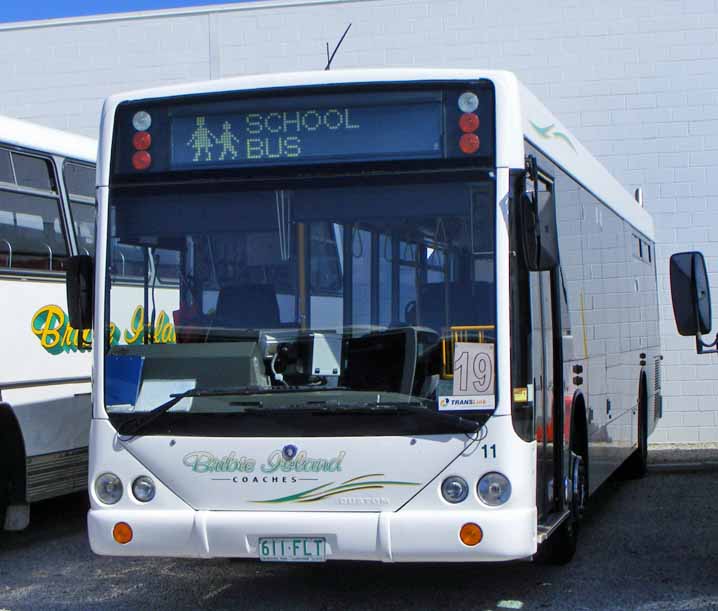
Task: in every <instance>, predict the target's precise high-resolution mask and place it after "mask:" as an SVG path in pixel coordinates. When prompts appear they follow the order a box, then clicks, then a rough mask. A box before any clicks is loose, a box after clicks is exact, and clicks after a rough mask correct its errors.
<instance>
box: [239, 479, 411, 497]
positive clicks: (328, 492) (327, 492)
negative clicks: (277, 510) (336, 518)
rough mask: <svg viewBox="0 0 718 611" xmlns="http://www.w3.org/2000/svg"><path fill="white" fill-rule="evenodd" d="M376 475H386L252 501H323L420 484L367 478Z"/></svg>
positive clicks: (330, 484) (349, 480) (331, 483)
mask: <svg viewBox="0 0 718 611" xmlns="http://www.w3.org/2000/svg"><path fill="white" fill-rule="evenodd" d="M376 477H384V474H383V473H369V474H367V475H360V476H358V477H353V478H351V479H348V480H346V481H344V482H342V483H341V484H338V485H336V486H333V484H334V482H329V483H328V484H322V485H321V486H316V487H314V488H309V489H308V490H304V491H302V492H297V493H295V494H290V495H288V496H281V497H279V498H276V499H266V500H263V501H251V502H252V503H272V504H279V503H313V502H315V501H321V500H322V499H325V498H327V497H330V496H335V495H337V494H347V493H349V492H356V491H358V490H377V489H382V488H385V487H386V486H420V485H421V484H419V483H418V482H402V481H395V480H379V479H371V480H369V479H367V478H376ZM327 486H333V487H332V488H327Z"/></svg>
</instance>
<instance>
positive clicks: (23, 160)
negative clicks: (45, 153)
mask: <svg viewBox="0 0 718 611" xmlns="http://www.w3.org/2000/svg"><path fill="white" fill-rule="evenodd" d="M12 162H13V165H14V166H15V179H16V181H17V184H18V185H19V186H21V187H31V188H33V189H42V190H43V191H53V192H54V191H57V187H56V185H55V181H54V179H53V176H52V167H51V166H50V160H49V159H41V158H40V157H31V156H30V155H21V154H20V153H13V154H12Z"/></svg>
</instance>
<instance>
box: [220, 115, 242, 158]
mask: <svg viewBox="0 0 718 611" xmlns="http://www.w3.org/2000/svg"><path fill="white" fill-rule="evenodd" d="M233 142H236V143H237V144H239V139H238V138H237V137H236V136H235V135H234V134H233V133H232V124H231V123H230V122H229V121H225V122H224V123H223V124H222V135H221V136H220V137H219V140H218V141H217V144H221V145H222V152H221V153H220V154H219V160H220V161H223V160H224V156H225V155H226V154H227V153H229V154H230V155H231V157H232V159H237V149H236V148H234V144H232V143H233Z"/></svg>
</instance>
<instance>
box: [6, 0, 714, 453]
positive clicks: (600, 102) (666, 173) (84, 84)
mask: <svg viewBox="0 0 718 611" xmlns="http://www.w3.org/2000/svg"><path fill="white" fill-rule="evenodd" d="M350 21H351V22H353V24H354V25H353V27H352V30H351V32H350V34H349V36H348V37H347V39H346V41H345V43H344V46H343V48H342V49H341V51H340V52H339V54H338V55H337V58H336V60H335V63H334V65H335V66H336V67H337V68H339V67H342V68H345V67H364V66H385V65H394V66H398V65H425V66H453V67H471V66H474V67H485V68H505V69H509V70H513V71H515V72H516V73H517V74H518V76H519V77H520V78H521V79H522V80H523V81H524V82H525V83H527V84H528V85H529V87H531V88H532V89H533V91H534V92H535V93H536V94H537V95H538V96H539V97H540V98H541V99H543V101H544V102H545V103H546V104H547V105H548V107H549V108H551V109H553V110H554V111H555V112H556V113H557V114H558V115H559V116H560V117H561V119H562V120H563V121H564V122H565V123H566V124H567V125H569V126H570V127H571V128H572V129H573V130H574V132H575V133H576V134H577V136H578V137H579V138H580V139H581V140H582V141H583V142H584V143H585V144H586V145H587V146H588V148H589V149H590V150H591V151H592V152H593V153H594V154H596V155H597V156H598V157H599V158H600V159H601V160H602V162H603V163H604V164H605V165H606V166H607V167H608V168H609V169H610V170H611V171H612V172H613V173H614V174H615V175H616V177H617V178H618V179H619V180H620V181H621V182H622V183H623V184H624V185H625V186H626V188H628V189H630V190H632V189H633V188H635V187H637V186H642V187H643V189H644V197H645V202H646V206H647V207H648V209H649V210H650V211H651V212H652V213H653V215H654V219H655V221H656V226H657V235H658V242H659V244H658V251H657V254H658V262H659V268H658V273H659V284H660V287H661V295H660V299H661V304H662V325H661V329H662V341H663V349H664V354H665V361H664V365H665V366H664V391H665V395H666V400H665V410H664V413H665V416H664V419H663V422H662V423H661V425H660V427H659V429H658V430H657V431H656V433H655V434H654V436H653V439H652V440H653V441H666V442H678V441H708V440H711V441H718V363H717V362H716V358H717V357H714V356H702V357H698V356H697V355H695V353H694V350H693V342H692V341H691V340H690V339H689V338H680V337H679V336H678V335H677V334H676V332H675V329H674V325H673V319H672V310H671V305H670V301H669V297H668V293H667V284H668V282H667V281H668V278H667V260H668V256H669V255H670V254H671V253H672V252H675V251H677V250H683V249H693V248H695V249H699V250H702V251H703V252H704V253H705V254H706V256H707V263H708V267H709V270H711V281H712V289H713V291H714V296H715V301H716V308H715V311H716V312H718V220H717V218H716V215H715V213H714V212H713V206H716V205H718V187H716V183H714V182H712V180H711V179H712V178H713V172H714V171H715V170H718V39H717V37H716V32H717V31H718V6H717V2H716V0H702V1H699V0H604V1H603V2H600V3H599V2H594V3H588V2H583V1H582V0H538V1H536V2H532V3H526V2H522V1H520V0H501V1H499V0H353V1H351V0H345V1H341V0H340V1H324V2H323V1H321V0H319V1H316V0H315V1H308V2H300V1H297V2H291V1H286V2H284V1H282V2H263V3H254V4H242V5H234V6H222V7H215V8H210V9H207V8H202V9H198V10H197V11H195V12H191V11H190V12H187V11H184V12H181V11H175V12H169V13H166V14H155V15H152V14H149V15H139V16H138V15H131V16H125V17H123V18H104V17H102V18H98V19H95V20H86V19H85V20H83V19H78V20H71V21H66V22H56V23H44V24H42V25H39V26H38V25H34V26H27V25H26V26H22V25H20V26H18V25H10V26H6V27H0V82H1V83H2V88H1V89H0V113H3V114H8V115H11V116H16V117H20V118H25V119H30V120H33V121H37V122H39V123H43V124H47V125H51V126H54V127H60V128H66V129H71V130H73V131H76V132H80V133H84V134H87V135H95V131H96V127H97V120H98V113H99V109H100V104H101V101H102V99H103V98H104V97H105V96H107V95H108V94H110V93H112V92H116V91H121V90H123V89H130V88H137V87H143V86H149V85H156V84H160V83H171V82H181V81H186V80H197V79H208V78H217V77H221V76H228V75H235V74H245V73H256V72H267V71H280V70H282V71H287V70H304V69H315V68H322V67H323V65H324V62H325V42H326V41H327V40H328V41H330V42H331V43H333V42H335V41H336V40H337V39H338V37H339V35H340V34H341V33H342V31H343V30H344V28H345V27H346V24H347V23H348V22H350ZM717 324H718V319H716V320H715V321H714V327H717Z"/></svg>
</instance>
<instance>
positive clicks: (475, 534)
mask: <svg viewBox="0 0 718 611" xmlns="http://www.w3.org/2000/svg"><path fill="white" fill-rule="evenodd" d="M459 538H460V539H461V542H462V543H463V544H464V545H468V546H469V547H473V546H474V545H478V544H479V543H481V539H483V538H484V533H483V531H482V530H481V527H480V526H479V525H478V524H474V523H473V522H467V523H466V524H464V525H463V526H462V527H461V530H460V531H459Z"/></svg>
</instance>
